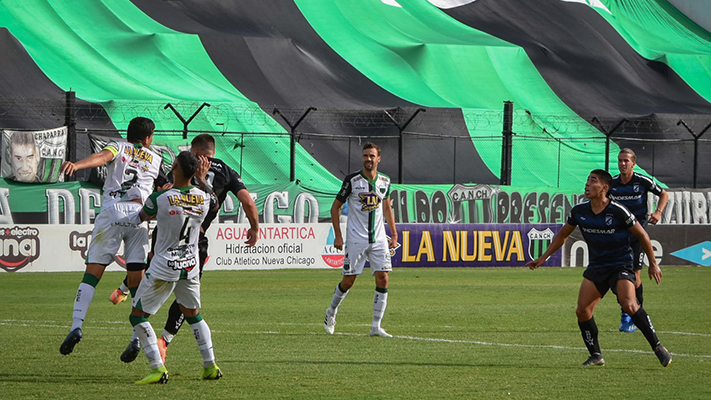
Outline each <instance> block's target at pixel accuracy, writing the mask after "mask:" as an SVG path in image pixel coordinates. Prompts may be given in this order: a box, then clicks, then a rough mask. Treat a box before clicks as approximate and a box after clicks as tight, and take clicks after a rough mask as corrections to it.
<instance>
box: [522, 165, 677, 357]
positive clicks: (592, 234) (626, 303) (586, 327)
mask: <svg viewBox="0 0 711 400" xmlns="http://www.w3.org/2000/svg"><path fill="white" fill-rule="evenodd" d="M611 184H612V176H610V174H609V173H608V172H607V171H605V170H602V169H596V170H593V171H592V172H590V175H589V176H588V180H587V182H586V183H585V197H587V198H588V199H589V201H586V202H583V203H580V204H577V205H576V206H575V207H573V209H572V210H571V211H570V215H569V216H568V220H567V222H566V223H565V225H563V227H562V228H561V230H560V231H559V232H558V233H557V234H556V235H555V237H554V238H553V242H552V243H551V245H550V246H549V247H548V249H547V250H546V251H545V253H543V255H542V256H540V257H539V258H537V259H535V260H532V261H529V262H528V264H527V265H528V267H529V268H531V269H536V268H538V267H539V266H541V265H542V264H543V262H545V260H546V259H547V258H548V257H550V256H551V254H553V253H555V252H556V251H558V249H560V248H561V247H562V246H563V244H564V243H565V241H566V240H567V239H568V237H569V236H570V234H571V233H573V231H574V230H575V227H576V226H578V227H580V231H581V232H582V234H583V238H584V239H585V243H587V245H588V249H589V252H590V262H589V264H588V266H587V268H586V269H585V272H584V273H583V283H582V284H581V285H580V291H579V292H578V307H577V309H576V310H575V314H576V315H577V317H578V326H579V327H580V332H581V333H582V335H583V341H584V342H585V346H586V347H587V349H588V351H589V352H590V358H588V359H587V361H585V362H584V363H583V366H584V367H587V366H593V365H605V359H604V358H603V357H602V352H601V350H600V343H599V342H598V337H597V336H598V335H597V334H598V330H597V325H596V324H595V319H594V318H593V312H594V311H595V306H597V303H598V302H600V300H601V299H602V297H603V296H605V293H607V291H608V290H609V289H612V292H613V293H615V294H616V295H617V301H618V302H619V303H620V305H621V306H622V309H623V310H624V311H625V312H626V313H627V314H629V315H630V316H631V318H632V321H633V322H634V323H635V325H637V327H638V328H639V329H640V331H642V333H643V334H644V337H645V339H647V341H648V342H649V344H650V345H651V346H652V350H653V351H654V354H655V355H656V356H657V358H658V359H659V362H660V363H661V364H662V366H663V367H666V366H667V365H669V363H671V361H672V357H671V354H669V352H668V351H667V349H666V348H664V346H662V344H661V343H660V342H659V339H658V338H657V333H656V332H655V330H654V326H653V325H652V320H651V319H650V318H649V315H647V312H646V311H644V308H642V306H640V305H639V304H638V303H637V300H636V298H635V290H634V289H635V274H634V270H633V269H632V249H631V248H630V242H629V233H630V232H631V233H633V234H634V235H635V236H636V237H637V238H639V241H640V242H641V244H642V248H643V249H644V252H645V253H646V254H647V257H649V277H650V279H652V278H653V279H654V280H655V281H656V282H657V284H659V283H660V281H661V279H662V270H661V269H659V265H657V261H656V259H655V258H654V251H653V249H652V243H651V242H650V241H649V236H647V232H645V230H644V228H642V225H640V223H639V222H638V221H637V218H635V216H634V215H633V214H632V213H630V212H629V210H627V208H625V207H624V206H622V205H621V204H619V203H616V202H614V201H611V200H610V199H609V198H608V197H607V196H608V191H609V190H610V186H611Z"/></svg>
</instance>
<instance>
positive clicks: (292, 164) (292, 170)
mask: <svg viewBox="0 0 711 400" xmlns="http://www.w3.org/2000/svg"><path fill="white" fill-rule="evenodd" d="M316 110H317V109H316V107H309V108H308V109H307V110H306V112H305V113H303V114H302V115H301V118H299V119H298V120H297V121H296V123H294V124H293V125H292V124H291V121H289V120H288V119H287V118H286V117H285V116H284V114H282V113H281V111H279V109H278V108H276V107H274V111H272V114H274V115H277V114H278V115H279V116H280V117H281V118H282V119H283V120H284V122H286V124H287V125H288V126H289V133H290V134H291V140H290V142H289V180H290V181H291V182H294V181H295V180H296V142H297V140H296V127H297V126H299V124H300V123H301V122H302V121H303V120H304V118H306V116H307V115H309V113H310V112H311V111H316Z"/></svg>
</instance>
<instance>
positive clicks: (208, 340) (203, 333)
mask: <svg viewBox="0 0 711 400" xmlns="http://www.w3.org/2000/svg"><path fill="white" fill-rule="evenodd" d="M190 329H192V331H193V336H195V341H196V342H197V345H198V350H200V355H201V356H202V363H203V367H205V368H207V367H209V366H211V365H212V364H214V363H215V353H214V351H213V350H212V332H210V327H209V326H207V322H205V320H203V319H201V320H200V322H196V323H194V324H190Z"/></svg>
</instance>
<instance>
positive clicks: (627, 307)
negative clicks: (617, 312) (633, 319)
mask: <svg viewBox="0 0 711 400" xmlns="http://www.w3.org/2000/svg"><path fill="white" fill-rule="evenodd" d="M620 307H622V311H624V312H625V313H626V314H627V315H634V314H635V313H636V312H637V310H639V304H637V301H636V300H635V299H628V300H621V301H620Z"/></svg>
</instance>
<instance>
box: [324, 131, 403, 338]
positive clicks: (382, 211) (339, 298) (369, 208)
mask: <svg viewBox="0 0 711 400" xmlns="http://www.w3.org/2000/svg"><path fill="white" fill-rule="evenodd" d="M380 159H381V158H380V147H378V146H377V145H375V144H373V143H370V142H368V143H366V144H365V145H364V146H363V157H362V160H363V169H362V170H361V171H359V172H356V173H353V174H350V175H348V176H346V178H345V179H344V180H343V185H342V187H341V190H340V191H339V192H338V195H337V196H336V200H334V201H333V205H332V206H331V221H332V224H333V232H334V235H335V239H334V241H333V247H335V248H337V249H338V250H344V251H345V258H344V262H343V269H342V273H343V279H342V280H341V282H340V283H339V284H338V285H337V286H336V290H335V291H334V293H333V298H332V299H331V305H330V306H329V307H328V309H327V310H326V318H325V320H324V322H323V326H324V329H325V330H326V333H328V334H331V335H332V334H333V332H334V330H335V327H336V314H337V313H338V306H340V305H341V302H343V299H345V298H346V295H347V294H348V290H349V289H350V288H351V286H353V283H354V282H355V279H356V277H357V276H358V275H360V274H361V273H363V268H364V266H365V262H366V261H369V262H370V270H371V273H372V274H373V275H375V297H374V298H373V325H372V328H371V329H370V336H382V337H392V335H391V334H389V333H387V332H386V331H385V330H384V329H383V328H382V327H381V326H380V322H381V321H382V319H383V314H385V308H386V307H387V304H388V272H390V271H392V263H391V261H390V249H392V248H395V247H396V246H397V228H396V227H395V216H394V215H393V209H392V207H391V206H390V178H389V177H388V176H386V175H384V174H382V173H379V172H378V164H379V163H380ZM346 201H348V204H349V206H348V223H347V228H346V229H347V232H348V236H347V237H348V241H347V242H346V243H345V246H344V243H343V235H342V234H341V224H340V216H341V207H342V206H343V204H344V203H345V202H346ZM383 219H384V220H385V221H387V223H388V227H389V228H390V232H391V234H390V236H391V237H390V239H389V240H388V238H387V236H386V235H385V225H384V224H383Z"/></svg>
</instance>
